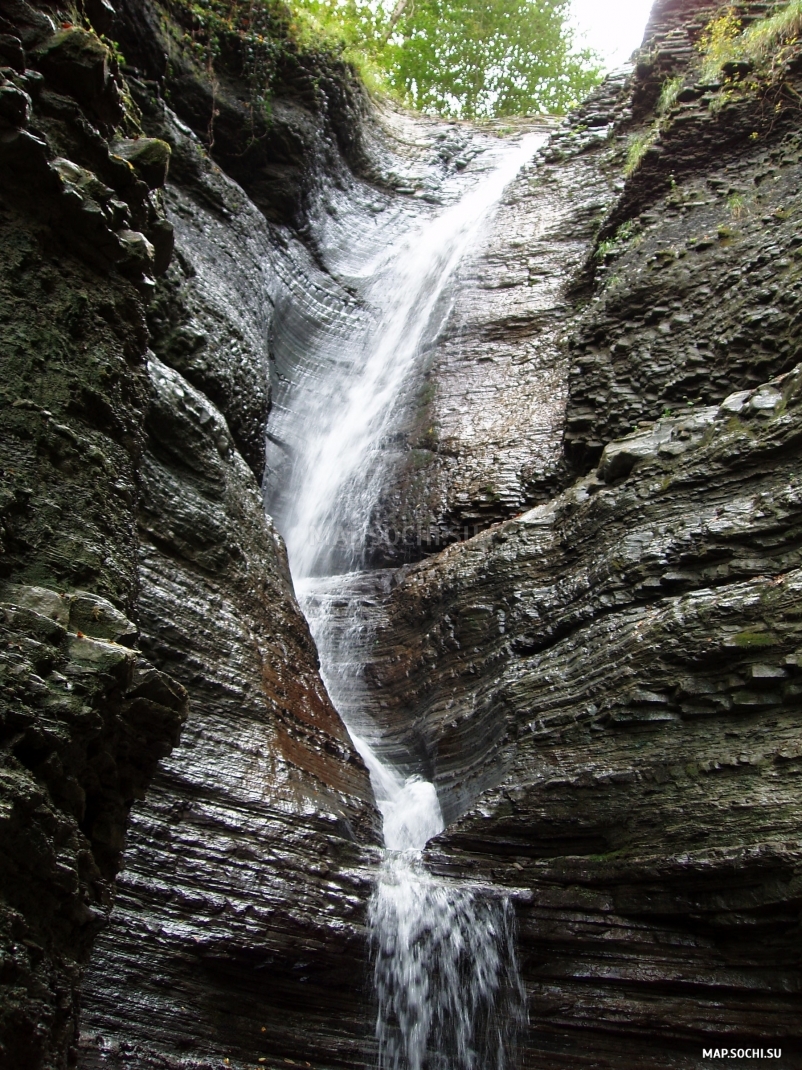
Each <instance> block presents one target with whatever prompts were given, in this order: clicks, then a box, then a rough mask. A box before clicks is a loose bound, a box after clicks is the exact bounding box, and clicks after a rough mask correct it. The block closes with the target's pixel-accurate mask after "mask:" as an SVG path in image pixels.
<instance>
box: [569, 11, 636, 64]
mask: <svg viewBox="0 0 802 1070" xmlns="http://www.w3.org/2000/svg"><path fill="white" fill-rule="evenodd" d="M571 7H572V9H573V17H574V23H575V25H576V26H577V28H578V29H579V30H580V43H584V44H585V45H587V46H588V47H590V48H593V49H595V50H596V51H597V52H599V53H600V54H601V56H602V57H603V59H604V64H605V67H606V68H607V69H608V70H612V69H613V68H615V67H618V66H620V65H621V64H622V63H624V62H626V60H627V59H629V57H630V55H631V54H632V52H633V50H634V49H636V48H638V47H639V45H640V43H641V41H642V40H643V31H644V30H645V29H646V23H647V21H648V19H649V12H650V11H651V8H652V0H571Z"/></svg>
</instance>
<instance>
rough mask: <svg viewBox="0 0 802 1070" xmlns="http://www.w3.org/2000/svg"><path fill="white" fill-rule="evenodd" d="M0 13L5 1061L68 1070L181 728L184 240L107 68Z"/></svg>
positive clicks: (27, 20)
mask: <svg viewBox="0 0 802 1070" xmlns="http://www.w3.org/2000/svg"><path fill="white" fill-rule="evenodd" d="M0 19H2V21H0V29H2V30H3V31H4V36H3V39H2V55H3V62H4V66H3V69H2V71H1V72H0V173H1V174H2V199H1V201H0V246H1V251H0V264H2V267H1V268H0V305H1V306H2V317H1V318H2V336H3V337H2V341H1V342H0V346H1V347H2V352H3V372H4V379H3V387H2V401H1V402H0V408H1V409H2V414H1V415H0V422H2V439H3V462H2V473H1V475H0V479H1V481H2V490H0V494H1V495H2V498H1V499H0V503H1V504H0V537H1V538H2V553H1V554H0V576H1V577H2V578H1V579H0V582H1V583H2V592H1V593H0V599H1V600H2V603H3V608H2V622H3V623H2V640H0V642H1V643H2V646H1V648H0V675H1V676H2V691H1V692H0V695H1V697H0V768H2V774H1V775H2V782H3V786H2V807H3V819H2V828H1V830H0V856H1V858H0V873H1V874H2V877H1V878H0V945H1V946H2V961H3V967H2V974H1V975H0V986H1V987H2V994H0V1008H2V1009H1V1010H0V1053H2V1054H1V1057H2V1061H3V1062H4V1063H6V1062H7V1063H8V1064H9V1065H15V1066H20V1067H23V1066H24V1067H38V1066H53V1067H62V1066H66V1065H68V1064H69V1063H70V1062H74V1059H75V1055H76V1049H75V1044H76V1029H77V1012H78V1000H79V989H80V981H81V975H82V971H83V968H84V967H85V965H86V962H87V959H88V956H89V953H90V950H91V947H92V942H93V940H94V938H95V936H96V934H97V932H98V930H99V929H100V928H101V927H102V925H103V924H104V922H105V920H106V918H107V917H108V913H109V910H110V908H111V902H112V896H113V882H114V877H115V875H116V872H117V870H118V868H119V865H120V858H121V852H122V847H123V844H124V839H125V829H126V824H127V820H128V813H129V810H130V807H131V805H132V803H133V802H134V800H135V799H136V798H141V797H142V795H143V794H144V792H145V789H146V787H147V785H148V783H149V781H150V778H151V777H152V775H153V772H154V770H155V767H156V763H157V761H158V760H159V758H161V757H163V756H164V755H165V754H166V753H168V752H169V750H170V748H171V747H172V746H173V745H174V743H175V742H176V740H177V738H178V733H179V729H180V726H181V723H182V721H183V719H184V717H185V716H186V695H185V693H184V691H183V689H182V688H181V686H180V685H179V684H178V683H176V682H175V681H173V680H171V679H170V678H169V677H167V676H166V675H163V674H162V673H160V672H159V671H158V670H156V669H154V668H153V667H152V666H151V665H150V664H149V663H148V661H147V659H146V658H145V657H144V656H143V655H142V654H141V652H140V651H138V650H137V649H136V638H137V626H136V623H135V620H136V590H137V575H136V552H137V539H136V524H135V508H136V495H137V466H138V456H139V450H140V445H141V440H142V421H143V417H144V411H145V407H146V379H145V377H144V374H143V370H144V369H143V357H144V352H145V343H146V329H145V319H144V310H143V305H142V301H141V294H142V292H143V291H146V290H147V289H148V288H149V286H152V279H151V276H152V272H153V270H154V269H155V265H154V263H153V261H152V257H151V252H152V250H153V246H152V245H151V243H150V241H149V239H148V238H146V237H145V235H144V233H143V231H147V232H148V234H151V235H152V234H153V233H154V231H155V230H156V229H158V228H159V227H161V228H163V229H162V233H163V234H165V235H169V228H168V227H167V224H166V220H165V219H164V216H163V213H162V212H161V209H160V207H159V204H158V199H157V195H156V194H154V195H152V199H151V197H150V196H149V195H148V190H147V187H146V186H145V185H144V184H143V183H141V182H139V181H138V180H137V178H136V177H135V175H134V174H133V172H131V170H130V168H129V167H128V165H127V164H124V163H123V161H122V160H116V158H115V157H114V156H113V154H112V153H111V152H110V150H109V146H108V144H107V142H106V141H105V138H104V132H103V130H102V129H101V127H102V121H101V120H102V117H101V116H100V115H99V112H98V111H96V110H95V109H94V102H95V101H96V99H97V100H100V99H101V98H103V94H104V93H105V94H107V96H108V99H111V97H113V96H114V93H115V92H116V85H117V83H116V81H115V78H116V75H115V73H114V71H113V70H112V69H111V68H110V67H108V66H106V67H104V68H103V72H102V79H100V80H98V81H97V82H92V81H91V79H89V80H87V81H86V83H84V82H80V79H79V80H78V81H77V82H74V83H73V82H70V80H69V79H67V78H66V76H65V78H64V80H62V79H61V78H60V77H56V75H55V71H56V66H57V63H56V59H55V56H56V54H58V55H59V56H60V57H61V59H63V60H64V62H65V63H66V59H65V58H64V57H65V55H66V53H65V52H63V51H59V50H58V48H56V44H57V42H56V41H55V40H54V37H53V32H54V31H53V23H52V21H51V19H50V15H49V14H46V13H45V12H41V11H36V10H35V9H34V8H32V7H30V6H29V5H27V4H4V5H2V8H0ZM48 42H49V43H50V44H51V45H52V46H53V49H54V51H53V53H52V55H51V57H50V58H51V59H52V61H53V62H52V66H51V64H50V63H49V61H48V60H46V59H45V52H41V53H40V52H39V51H38V49H40V48H41V47H44V48H45V51H47V46H48ZM61 44H62V45H63V44H64V41H63V40H62V41H61ZM79 45H80V47H78V45H76V48H75V49H74V50H73V51H72V52H70V55H71V56H72V57H73V59H74V60H76V62H78V61H79V60H80V59H81V57H82V56H83V57H86V55H88V54H89V53H91V55H92V56H94V59H95V60H97V62H98V64H100V65H101V66H102V64H104V63H106V60H107V58H108V57H107V50H106V49H105V46H103V45H102V43H101V42H100V41H99V39H98V38H97V37H96V36H94V35H92V34H90V33H89V32H84V31H82V36H81V41H80V42H79ZM59 47H60V45H59ZM65 47H66V46H65ZM70 47H71V48H72V46H70ZM40 60H41V61H42V62H41V69H38V65H39V61H40ZM101 61H102V62H101ZM59 62H60V61H59ZM93 62H94V60H93ZM79 82H80V84H79ZM101 82H102V84H101ZM103 99H105V98H103ZM115 99H116V98H115ZM115 114H117V113H115ZM118 117H119V116H118ZM137 242H139V243H140V245H141V247H142V249H143V250H144V253H143V255H141V256H139V258H135V257H133V256H132V255H131V248H132V246H133V245H135V244H136V243H137ZM99 265H102V267H103V274H102V275H100V274H98V273H97V271H96V270H95V268H96V267H97V266H99Z"/></svg>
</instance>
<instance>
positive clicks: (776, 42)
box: [699, 0, 802, 82]
mask: <svg viewBox="0 0 802 1070" xmlns="http://www.w3.org/2000/svg"><path fill="white" fill-rule="evenodd" d="M800 33H802V0H792V2H791V3H789V4H785V5H784V6H782V7H781V8H779V10H777V11H775V12H774V14H773V15H768V16H767V17H766V18H764V19H758V21H757V22H753V23H752V24H751V25H750V26H747V28H746V29H743V24H742V22H741V20H740V19H739V18H738V15H737V12H736V9H735V8H730V10H729V11H727V12H726V14H724V15H721V16H719V18H717V19H714V20H713V21H712V22H711V23H709V24H708V26H707V28H706V30H705V32H704V34H703V35H702V38H701V40H700V42H699V49H700V51H701V52H702V55H703V59H702V71H701V80H702V81H703V82H717V81H720V80H721V77H722V74H723V72H724V68H725V67H726V66H727V64H732V63H746V64H749V65H750V66H753V67H759V68H762V69H763V70H764V73H766V74H768V75H769V76H773V75H774V74H775V73H776V71H777V70H778V69H779V68H780V67H781V66H782V64H783V62H784V61H785V59H786V58H787V53H788V50H789V48H791V47H792V46H793V45H795V44H796V42H797V41H798V39H799V35H800Z"/></svg>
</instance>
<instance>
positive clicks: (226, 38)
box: [167, 0, 292, 112]
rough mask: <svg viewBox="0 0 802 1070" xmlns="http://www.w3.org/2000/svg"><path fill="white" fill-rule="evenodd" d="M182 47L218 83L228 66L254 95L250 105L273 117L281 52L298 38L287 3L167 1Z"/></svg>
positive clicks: (265, 0)
mask: <svg viewBox="0 0 802 1070" xmlns="http://www.w3.org/2000/svg"><path fill="white" fill-rule="evenodd" d="M167 2H168V7H169V9H170V11H171V13H172V14H173V15H174V17H175V20H176V22H177V24H178V25H179V26H181V27H182V28H183V29H184V36H183V39H182V44H183V45H184V46H185V47H186V48H187V50H188V51H189V52H190V53H191V54H192V55H193V56H194V57H195V59H196V60H197V62H198V63H200V64H202V65H203V66H204V67H205V68H206V70H207V71H208V73H209V76H210V78H211V79H212V82H213V84H216V69H217V68H218V67H220V66H228V67H230V68H231V69H233V70H234V71H235V73H236V74H237V75H238V76H239V77H241V78H242V79H243V81H244V82H245V83H246V85H247V86H248V87H249V90H250V105H251V108H252V109H253V110H254V111H255V110H261V111H263V112H268V111H269V107H270V92H271V88H272V82H273V78H274V76H275V71H276V66H277V61H278V58H279V55H280V53H281V50H282V49H283V48H284V47H286V44H287V42H288V41H289V40H290V39H291V38H292V12H291V11H290V9H289V8H288V7H287V6H286V4H284V3H283V2H281V0H167Z"/></svg>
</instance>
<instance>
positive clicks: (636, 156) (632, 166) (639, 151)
mask: <svg viewBox="0 0 802 1070" xmlns="http://www.w3.org/2000/svg"><path fill="white" fill-rule="evenodd" d="M659 136H660V128H659V127H658V126H653V127H652V128H651V130H645V131H643V133H640V134H636V135H635V136H634V137H633V138H632V140H631V141H630V143H629V147H628V148H627V161H626V163H625V164H624V174H625V175H626V177H627V178H630V177H631V176H632V175H634V174H635V172H636V171H637V170H638V168H639V167H640V165H641V164H642V163H643V158H644V156H645V155H646V153H647V152H648V151H649V149H650V148H651V147H652V145H654V143H655V141H657V139H658V137H659Z"/></svg>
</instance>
